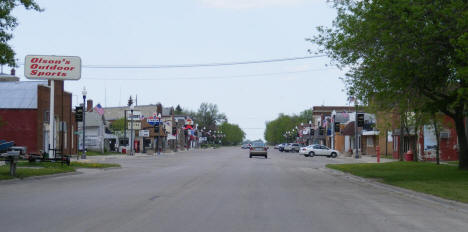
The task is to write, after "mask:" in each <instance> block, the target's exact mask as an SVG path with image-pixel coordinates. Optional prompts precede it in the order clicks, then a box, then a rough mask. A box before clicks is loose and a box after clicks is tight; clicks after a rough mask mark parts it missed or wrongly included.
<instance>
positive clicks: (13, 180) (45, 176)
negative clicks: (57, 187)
mask: <svg viewBox="0 0 468 232" xmlns="http://www.w3.org/2000/svg"><path fill="white" fill-rule="evenodd" d="M121 168H122V167H109V168H77V169H76V171H74V172H64V173H56V174H50V175H42V176H30V177H26V178H22V179H21V178H15V179H8V180H0V185H2V184H14V183H18V182H24V181H29V180H42V179H49V178H55V177H63V176H74V175H80V174H84V172H80V171H79V169H94V170H101V171H110V170H114V169H121Z"/></svg>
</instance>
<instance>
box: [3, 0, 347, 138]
mask: <svg viewBox="0 0 468 232" xmlns="http://www.w3.org/2000/svg"><path fill="white" fill-rule="evenodd" d="M36 2H37V3H38V4H39V5H40V6H41V7H42V8H44V11H43V12H33V11H27V10H24V9H23V8H22V7H18V8H17V9H15V11H14V15H15V16H16V17H17V18H18V22H19V25H18V27H17V28H16V29H15V31H14V32H13V33H14V38H13V39H12V40H11V42H10V44H11V45H12V47H13V48H14V50H15V51H16V53H17V55H16V57H17V58H18V62H19V63H20V64H21V63H22V62H23V61H24V57H25V56H26V55H58V56H61V55H63V56H79V57H81V60H82V65H83V68H82V76H81V79H80V80H78V81H66V82H65V89H66V91H69V92H71V93H72V94H73V104H74V105H78V104H79V103H81V102H82V99H83V98H82V95H81V92H82V89H83V87H86V89H87V92H88V94H87V99H93V101H94V103H95V104H97V103H100V104H101V105H102V106H104V107H106V106H107V107H111V106H119V105H125V104H126V103H127V100H128V98H129V97H130V96H132V98H135V97H136V96H137V97H138V105H145V104H156V103H158V102H161V103H162V104H163V105H164V106H174V107H175V106H176V105H178V104H180V105H181V106H182V107H183V108H184V109H189V110H197V109H198V107H199V106H200V104H201V103H202V102H208V103H214V104H217V105H218V108H219V110H220V112H223V113H225V114H226V115H227V117H228V120H229V122H230V123H234V124H238V125H239V126H240V127H241V128H242V129H243V130H244V131H245V132H246V137H247V139H259V138H260V139H263V137H264V136H263V134H264V129H265V123H266V122H267V121H271V120H274V119H275V118H276V117H277V116H278V114H280V113H285V114H298V113H299V112H301V111H303V110H306V109H310V108H311V107H313V106H318V105H346V104H347V102H346V99H347V97H346V91H345V86H344V83H343V81H342V80H341V79H340V78H341V77H343V76H344V72H343V71H341V70H339V69H337V68H336V67H334V66H332V65H330V63H331V61H330V59H329V58H328V57H317V58H311V59H304V60H295V61H286V62H275V63H260V64H247V65H233V66H217V67H191V68H164V69H163V68H159V69H156V68H151V69H148V68H147V69H143V68H138V66H145V65H146V66H148V65H179V64H208V63H223V62H243V61H257V60H269V59H281V58H291V57H304V56H310V55H314V54H310V53H309V52H308V50H309V49H310V50H311V51H316V50H317V47H316V46H315V45H314V44H312V43H310V42H308V41H306V38H311V37H313V36H314V35H317V29H316V27H317V26H328V27H330V26H331V25H332V21H333V19H334V18H335V16H336V10H335V9H333V8H332V7H331V5H330V3H327V1H326V0H173V1H167V0H151V1H150V0H145V1H143V0H140V1H128V0H126V1H123V0H99V1H95V0H94V1H91V0H80V1H75V0H60V1H59V0H36ZM96 65H105V66H113V67H118V68H105V69H97V68H90V66H96ZM124 66H132V67H133V68H130V69H125V68H122V67H124ZM23 73H24V71H23V67H22V66H20V67H18V68H17V74H18V76H19V77H20V78H21V80H27V79H26V78H25V77H24V74H23Z"/></svg>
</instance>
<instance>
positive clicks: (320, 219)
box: [0, 147, 468, 232]
mask: <svg viewBox="0 0 468 232" xmlns="http://www.w3.org/2000/svg"><path fill="white" fill-rule="evenodd" d="M105 162H108V163H110V162H113V163H120V164H121V165H122V168H118V169H109V170H81V169H80V170H79V171H80V172H81V173H80V174H76V175H65V176H59V177H50V178H43V179H25V180H20V181H6V182H5V181H4V182H0V223H1V225H2V229H1V230H2V231H8V232H13V231H48V232H53V231H80V232H82V231H184V232H211V231H213V232H219V231H223V232H229V231H233V232H234V231H236V232H238V231H249V232H252V231H269V232H274V231H278V232H284V231H294V232H296V231H297V232H300V231H308V232H310V231H320V232H339V231H346V232H354V231H356V232H358V231H359V232H367V231H368V232H375V231H389V232H395V231H424V232H427V231H466V228H468V215H466V214H463V213H461V212H457V211H455V210H451V209H449V208H444V207H440V206H438V205H436V204H432V203H430V202H425V201H419V200H417V199H414V198H411V197H408V196H405V195H402V194H397V193H393V192H388V191H385V190H383V189H379V188H376V187H373V186H371V185H367V184H366V183H359V182H356V181H352V180H349V179H347V178H344V177H343V176H341V175H339V174H333V173H332V172H330V171H328V170H327V169H326V168H325V165H326V164H327V163H345V162H350V161H348V160H347V159H340V158H337V159H330V158H326V157H313V158H306V157H304V156H301V155H299V154H298V153H280V152H278V151H277V150H274V149H270V151H269V156H268V159H264V158H262V157H254V158H251V159H249V158H248V150H242V149H240V148H239V147H224V148H220V149H206V150H193V151H187V152H179V153H172V154H163V155H160V156H148V157H128V158H110V159H108V160H106V161H105Z"/></svg>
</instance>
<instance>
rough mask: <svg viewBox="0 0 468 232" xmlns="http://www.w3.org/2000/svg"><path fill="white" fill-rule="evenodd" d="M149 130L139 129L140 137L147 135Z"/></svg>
mask: <svg viewBox="0 0 468 232" xmlns="http://www.w3.org/2000/svg"><path fill="white" fill-rule="evenodd" d="M149 134H150V133H149V130H140V137H149Z"/></svg>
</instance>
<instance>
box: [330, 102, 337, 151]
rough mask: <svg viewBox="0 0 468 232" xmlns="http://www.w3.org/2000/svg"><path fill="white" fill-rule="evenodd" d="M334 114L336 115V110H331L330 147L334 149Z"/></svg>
mask: <svg viewBox="0 0 468 232" xmlns="http://www.w3.org/2000/svg"><path fill="white" fill-rule="evenodd" d="M335 116H336V111H335V110H333V111H332V130H331V133H332V142H331V147H332V149H335Z"/></svg>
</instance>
